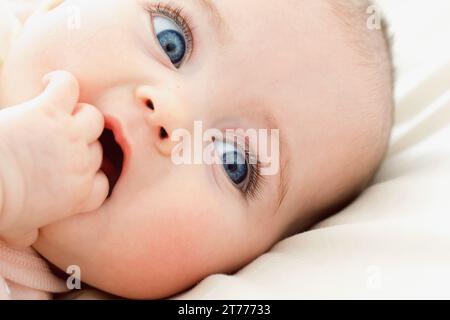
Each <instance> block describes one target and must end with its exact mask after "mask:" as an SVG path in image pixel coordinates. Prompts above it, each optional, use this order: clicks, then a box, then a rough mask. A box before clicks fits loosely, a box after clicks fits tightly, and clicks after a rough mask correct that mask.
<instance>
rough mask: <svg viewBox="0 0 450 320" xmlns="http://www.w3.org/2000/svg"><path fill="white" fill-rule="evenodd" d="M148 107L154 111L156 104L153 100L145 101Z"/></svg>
mask: <svg viewBox="0 0 450 320" xmlns="http://www.w3.org/2000/svg"><path fill="white" fill-rule="evenodd" d="M145 104H146V106H147V108H149V109H150V110H152V111H155V105H154V104H153V101H152V100H150V99H147V101H146V102H145Z"/></svg>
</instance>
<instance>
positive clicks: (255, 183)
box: [233, 139, 264, 201]
mask: <svg viewBox="0 0 450 320" xmlns="http://www.w3.org/2000/svg"><path fill="white" fill-rule="evenodd" d="M233 140H234V141H235V142H236V144H237V147H238V148H239V150H240V151H241V152H242V151H243V150H245V151H244V154H245V161H246V163H247V164H248V166H249V170H250V172H249V177H248V181H247V183H246V184H245V188H243V189H240V191H241V193H242V195H243V196H244V198H245V200H247V201H249V200H257V199H259V198H260V195H261V189H262V185H263V183H264V176H262V175H261V162H260V161H259V160H258V159H257V157H256V155H255V154H254V153H252V152H251V151H250V149H249V147H248V146H245V145H244V143H243V142H242V141H239V140H240V139H233ZM236 140H238V141H236Z"/></svg>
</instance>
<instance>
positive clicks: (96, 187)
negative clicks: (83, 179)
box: [79, 172, 109, 213]
mask: <svg viewBox="0 0 450 320" xmlns="http://www.w3.org/2000/svg"><path fill="white" fill-rule="evenodd" d="M108 192H109V182H108V178H107V177H106V175H105V174H104V173H103V172H98V173H97V174H96V176H95V179H94V184H93V187H92V191H91V194H90V196H89V198H88V199H87V200H86V201H85V202H84V203H83V204H82V206H81V208H80V210H79V213H87V212H92V211H94V210H97V209H98V208H100V207H101V206H102V205H103V203H104V202H105V200H106V198H107V197H108Z"/></svg>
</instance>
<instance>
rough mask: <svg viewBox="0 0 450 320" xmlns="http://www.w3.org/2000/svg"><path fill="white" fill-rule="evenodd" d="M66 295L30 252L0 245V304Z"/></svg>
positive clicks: (63, 286) (60, 282) (62, 285)
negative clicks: (0, 301)
mask: <svg viewBox="0 0 450 320" xmlns="http://www.w3.org/2000/svg"><path fill="white" fill-rule="evenodd" d="M67 291H69V290H68V288H67V285H66V283H65V282H64V281H63V280H61V279H59V278H58V277H56V276H55V275H54V274H53V273H52V272H51V270H50V267H49V265H48V264H47V262H46V261H45V260H44V259H42V258H41V257H40V256H39V255H38V254H37V253H36V251H34V250H33V249H32V248H27V249H23V250H22V249H21V250H18V249H13V248H10V247H8V246H6V245H5V244H4V243H3V242H1V241H0V300H48V299H51V298H52V294H53V293H63V292H67Z"/></svg>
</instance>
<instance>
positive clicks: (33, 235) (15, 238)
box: [2, 230, 39, 249]
mask: <svg viewBox="0 0 450 320" xmlns="http://www.w3.org/2000/svg"><path fill="white" fill-rule="evenodd" d="M38 237H39V231H38V230H33V231H31V232H28V233H25V234H24V233H20V234H19V233H11V234H6V235H3V236H2V240H3V241H4V242H5V243H6V244H7V245H8V246H10V247H14V248H17V249H20V248H28V247H30V246H32V245H33V244H34V243H35V242H36V241H37V239H38Z"/></svg>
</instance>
